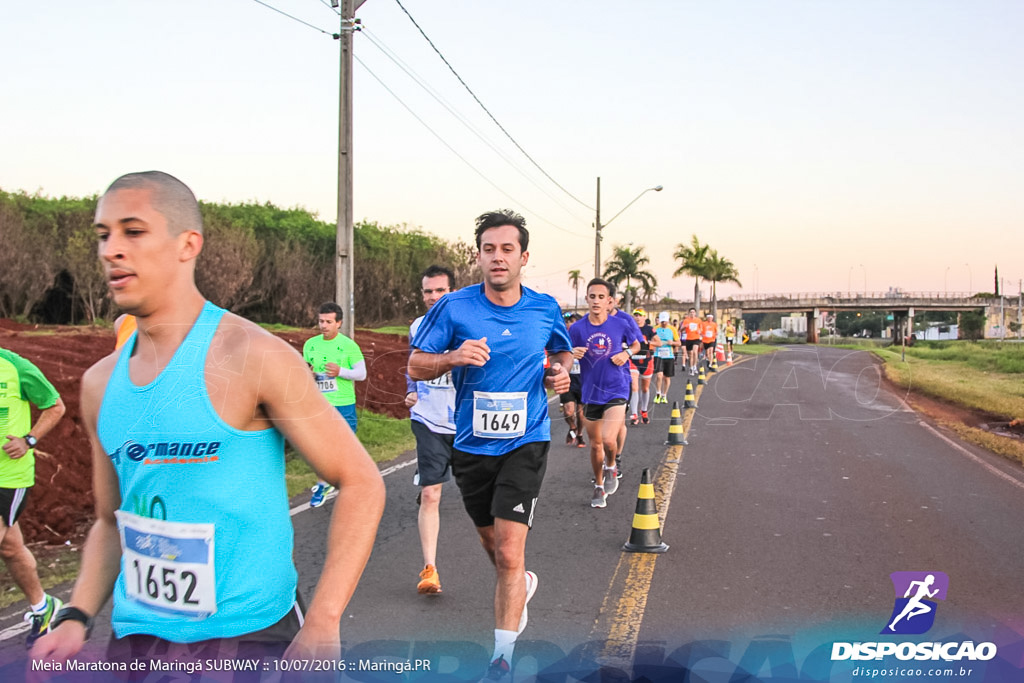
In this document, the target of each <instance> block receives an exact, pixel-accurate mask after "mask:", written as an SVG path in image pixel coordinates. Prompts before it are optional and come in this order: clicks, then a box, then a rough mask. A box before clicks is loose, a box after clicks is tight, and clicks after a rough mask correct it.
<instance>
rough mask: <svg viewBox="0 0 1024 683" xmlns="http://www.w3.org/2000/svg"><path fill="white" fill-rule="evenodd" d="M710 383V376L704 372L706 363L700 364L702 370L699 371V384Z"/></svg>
mask: <svg viewBox="0 0 1024 683" xmlns="http://www.w3.org/2000/svg"><path fill="white" fill-rule="evenodd" d="M707 383H708V376H707V375H706V374H705V373H704V363H701V364H700V370H699V371H698V372H697V386H701V385H703V384H707Z"/></svg>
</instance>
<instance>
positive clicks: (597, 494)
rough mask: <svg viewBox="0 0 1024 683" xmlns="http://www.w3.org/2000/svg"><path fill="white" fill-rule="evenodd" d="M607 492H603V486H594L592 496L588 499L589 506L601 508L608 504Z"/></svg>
mask: <svg viewBox="0 0 1024 683" xmlns="http://www.w3.org/2000/svg"><path fill="white" fill-rule="evenodd" d="M607 501H608V494H607V493H605V492H604V487H603V486H595V487H594V497H593V498H591V499H590V507H592V508H603V507H606V506H607V505H608V502H607Z"/></svg>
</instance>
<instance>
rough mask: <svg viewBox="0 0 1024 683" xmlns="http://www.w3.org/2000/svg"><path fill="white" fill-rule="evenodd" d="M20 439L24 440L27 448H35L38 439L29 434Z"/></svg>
mask: <svg viewBox="0 0 1024 683" xmlns="http://www.w3.org/2000/svg"><path fill="white" fill-rule="evenodd" d="M22 438H23V439H25V443H27V444H28V447H29V448H35V447H36V444H37V443H39V439H37V438H36V437H34V436H32V435H31V434H26V435H25V436H23V437H22Z"/></svg>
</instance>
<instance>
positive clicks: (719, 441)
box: [0, 346, 1024, 683]
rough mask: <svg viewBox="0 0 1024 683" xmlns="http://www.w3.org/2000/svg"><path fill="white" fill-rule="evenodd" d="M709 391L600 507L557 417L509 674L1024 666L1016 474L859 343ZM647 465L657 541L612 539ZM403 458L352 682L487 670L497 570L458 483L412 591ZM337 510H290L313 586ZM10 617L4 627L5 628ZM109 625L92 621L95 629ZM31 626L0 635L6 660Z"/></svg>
mask: <svg viewBox="0 0 1024 683" xmlns="http://www.w3.org/2000/svg"><path fill="white" fill-rule="evenodd" d="M684 387H685V379H684V378H680V377H677V378H676V379H675V380H674V382H673V385H672V391H671V394H670V400H675V401H678V402H679V404H680V405H682V403H683V393H684ZM698 398H699V406H698V407H697V408H696V409H695V410H692V411H683V415H684V417H685V424H686V428H687V438H688V440H689V445H687V446H685V447H679V446H674V447H669V446H666V445H665V440H666V438H667V436H668V427H669V412H670V409H671V407H672V406H671V404H670V405H668V406H664V405H659V406H657V407H656V409H655V410H654V411H653V413H652V418H653V419H652V423H651V424H650V425H647V426H641V427H637V428H631V429H630V431H629V439H628V441H627V445H626V450H625V456H624V459H623V462H624V470H625V473H626V474H625V477H624V478H623V479H622V483H621V486H620V489H619V492H618V493H616V494H615V495H613V496H611V497H609V500H608V507H607V508H605V509H602V510H595V509H592V508H591V507H590V505H589V500H590V493H591V484H590V472H589V465H588V460H587V451H586V450H578V449H576V448H571V447H567V446H565V445H563V443H564V435H565V428H564V423H562V422H561V419H560V418H557V419H556V420H555V421H553V424H554V429H553V441H552V448H551V452H550V454H549V465H548V471H547V476H546V479H545V483H544V490H543V491H542V493H541V501H540V503H539V507H538V510H537V513H536V519H535V525H534V529H533V531H532V532H531V534H530V537H529V541H528V545H527V566H528V568H530V569H532V570H533V571H535V572H536V573H537V574H538V576H539V578H540V584H539V589H538V591H537V594H536V596H535V597H534V599H533V601H532V602H531V603H530V608H529V610H530V624H529V626H528V628H527V630H526V632H525V633H524V634H523V636H522V637H521V639H520V643H519V645H518V646H517V651H516V652H517V660H518V661H517V664H516V672H515V673H516V680H530V679H532V678H534V677H535V676H536V677H537V678H539V679H541V680H551V681H560V680H577V679H583V680H587V681H598V680H607V681H612V680H638V679H641V677H645V678H647V679H651V680H672V681H675V680H683V679H684V675H688V676H689V678H688V680H692V681H704V680H707V681H711V680H722V681H732V680H737V681H738V680H796V679H797V678H798V677H799V676H803V677H804V678H805V679H808V680H821V681H825V680H853V679H854V678H855V676H854V674H853V673H852V670H853V669H854V667H856V666H858V665H861V664H864V662H851V661H843V662H832V661H830V657H829V651H830V650H831V647H832V644H833V643H834V642H837V641H843V642H847V641H848V642H860V641H881V640H886V639H888V640H893V639H894V638H895V639H896V640H899V639H903V640H911V641H913V642H917V641H921V640H929V641H930V640H937V641H950V640H957V641H965V640H973V641H974V642H986V641H989V642H993V643H995V644H996V645H997V646H998V651H999V654H998V656H997V657H996V658H995V659H993V660H991V661H988V662H971V663H966V664H965V666H969V667H971V668H973V673H972V674H971V675H968V676H967V678H966V679H965V678H964V677H962V676H960V675H959V674H960V673H961V672H959V670H958V671H956V672H955V673H956V674H957V675H953V676H952V677H947V678H943V677H942V676H941V675H940V676H938V677H932V678H930V679H929V680H958V681H959V680H969V681H971V682H972V683H974V682H975V681H1003V680H1020V679H1024V671H1022V668H1024V640H1022V638H1024V636H1022V634H1024V591H1022V588H1024V579H1022V568H1024V563H1022V558H1024V551H1022V548H1024V525H1022V524H1021V520H1022V519H1024V473H1022V471H1021V469H1020V468H1019V467H1016V466H1012V465H1011V464H1009V463H1007V462H1006V461H1004V460H1002V459H1001V458H999V457H997V456H993V455H991V454H988V453H986V452H984V451H981V450H979V449H975V448H974V447H971V446H968V445H964V444H962V443H960V442H959V441H957V440H956V439H955V438H953V437H952V436H951V435H950V434H948V433H946V432H944V431H943V430H942V429H941V428H938V427H935V426H934V425H931V424H929V423H928V422H927V421H926V420H923V419H922V417H921V416H919V415H918V414H916V413H914V412H913V411H911V410H910V409H909V408H907V407H906V405H905V404H904V403H903V401H902V397H901V396H900V395H899V394H898V393H896V392H894V391H893V390H891V389H889V388H887V387H886V386H885V385H884V383H883V382H882V381H881V378H880V374H879V369H878V366H877V363H876V361H875V360H874V359H873V357H872V356H871V355H870V354H867V353H864V352H851V351H842V350H833V349H827V348H822V347H813V348H812V347H800V346H797V347H791V348H788V349H784V350H782V351H780V352H778V353H776V354H773V355H771V356H759V357H748V358H746V359H744V360H743V361H742V362H738V363H737V364H735V365H734V366H732V367H729V368H724V367H723V368H722V369H721V371H720V372H718V373H717V374H714V375H711V376H710V378H709V382H708V384H707V385H706V386H704V387H701V388H700V390H699V392H698ZM652 407H653V406H652ZM553 410H557V403H556V404H555V405H554V406H553ZM643 468H649V470H650V472H651V474H652V478H653V479H654V483H655V490H656V498H657V503H658V508H659V514H660V515H661V517H662V518H663V520H662V521H663V526H662V531H661V537H662V540H664V542H665V543H667V544H668V545H669V546H670V548H669V550H668V551H667V552H666V553H664V554H658V555H655V554H630V553H623V552H622V551H621V546H622V544H623V543H624V542H625V541H626V540H627V539H628V538H629V537H630V532H631V527H632V520H633V513H634V511H635V509H636V504H637V492H638V488H639V484H640V474H641V470H642V469H643ZM413 471H414V466H409V464H408V458H404V459H399V461H396V462H395V463H390V464H389V466H388V467H387V469H386V470H385V472H386V477H385V479H386V482H387V487H388V502H387V508H386V510H385V514H384V519H383V521H382V523H381V526H380V531H379V533H378V538H377V544H376V547H375V550H374V553H373V556H372V557H371V560H370V563H369V565H368V567H367V569H366V573H365V574H364V577H363V580H362V581H361V583H360V586H359V589H358V590H357V592H356V595H355V597H354V598H353V600H352V602H351V603H350V605H349V608H348V610H347V611H346V614H345V617H344V621H343V623H342V638H343V641H344V647H345V655H344V659H345V660H346V662H347V664H348V671H347V672H346V673H345V674H344V677H345V678H346V679H352V680H381V681H401V680H475V678H476V677H479V676H480V675H481V673H482V671H483V669H484V668H485V666H486V664H487V659H488V658H489V655H490V649H491V644H492V629H493V617H492V614H493V608H492V599H493V577H494V574H493V570H492V569H491V567H490V565H489V563H488V561H487V559H486V556H485V555H484V553H483V551H482V550H481V549H480V548H479V543H478V541H477V539H476V534H475V531H474V529H473V527H472V525H471V523H470V521H469V519H468V517H467V516H466V514H465V512H464V511H463V510H462V506H461V501H460V500H459V497H458V491H457V489H456V488H455V487H454V484H453V483H450V484H447V485H446V486H445V489H444V494H443V497H442V503H441V518H442V527H441V537H440V542H439V551H438V566H439V570H440V575H441V580H442V584H443V588H444V593H443V594H441V595H437V596H420V595H417V594H416V591H415V585H416V581H417V572H418V571H419V569H420V568H421V566H420V564H421V560H420V551H419V541H418V535H417V528H416V503H415V496H416V488H415V487H414V486H413V484H412V475H413ZM330 509H331V504H330V503H328V505H326V506H325V507H323V508H320V509H317V510H300V511H298V514H296V515H295V516H294V517H293V519H294V523H295V529H296V562H297V565H298V567H299V573H300V588H301V590H302V591H303V592H304V593H305V594H306V595H307V596H308V595H310V594H311V593H312V588H313V585H314V583H315V580H316V578H317V576H318V574H319V569H320V567H321V565H322V562H323V558H324V555H325V547H324V539H325V534H326V524H327V518H328V515H329V512H330ZM897 571H920V572H944V573H945V574H946V575H948V577H949V589H948V593H947V595H946V596H945V600H941V601H938V605H937V609H936V610H935V624H934V626H933V627H932V628H931V629H930V630H929V631H928V633H927V634H925V635H917V636H881V635H879V632H880V631H881V630H882V629H883V628H884V627H885V626H886V624H887V623H888V621H889V620H890V613H891V611H892V609H893V602H894V598H895V597H896V596H895V594H894V588H893V584H892V583H891V582H890V579H889V575H890V574H891V573H893V572H897ZM101 621H102V619H101ZM10 625H11V622H10V620H8V621H6V622H4V621H0V632H3V631H4V629H5V628H8V629H9V627H10ZM0 637H2V636H0ZM105 637H106V636H105V634H104V629H103V628H99V629H97V633H96V635H95V637H94V642H97V643H102V642H103V640H105ZM20 641H21V636H18V637H16V638H8V639H7V640H3V641H0V664H2V663H3V662H5V661H10V659H11V658H13V657H14V656H16V654H17V652H18V649H19V648H20V647H21V646H20ZM360 660H362V661H363V662H366V661H369V660H373V661H376V662H391V663H392V664H402V663H407V664H412V663H414V662H415V661H416V660H424V661H425V662H428V663H429V666H430V667H431V668H430V674H429V675H428V674H426V673H425V672H423V671H420V672H411V673H408V674H405V675H402V676H398V675H396V674H395V673H393V672H390V671H389V672H383V671H368V670H362V671H360V670H359V666H360V664H359V663H360ZM899 663H900V664H902V662H899ZM869 664H870V665H871V666H879V663H878V662H869ZM917 664H918V665H920V663H917ZM927 664H928V665H931V664H932V663H931V662H929V663H927ZM960 665H961V662H958V663H956V665H955V667H954V668H956V667H959V666H960ZM12 670H13V669H11V668H6V669H0V678H2V677H3V676H2V674H3V673H4V672H10V671H12ZM537 674H539V676H537ZM916 679H917V676H916V674H915V673H914V672H913V671H911V674H910V675H909V676H908V675H906V674H905V672H904V674H901V675H898V676H895V677H892V676H890V677H888V678H883V680H916Z"/></svg>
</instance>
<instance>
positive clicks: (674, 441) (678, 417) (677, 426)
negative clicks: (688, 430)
mask: <svg viewBox="0 0 1024 683" xmlns="http://www.w3.org/2000/svg"><path fill="white" fill-rule="evenodd" d="M665 445H666V446H687V445H689V444H687V442H686V436H685V435H684V434H683V415H682V413H680V412H679V403H678V402H677V401H672V418H671V419H670V420H669V422H668V441H666V442H665Z"/></svg>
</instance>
